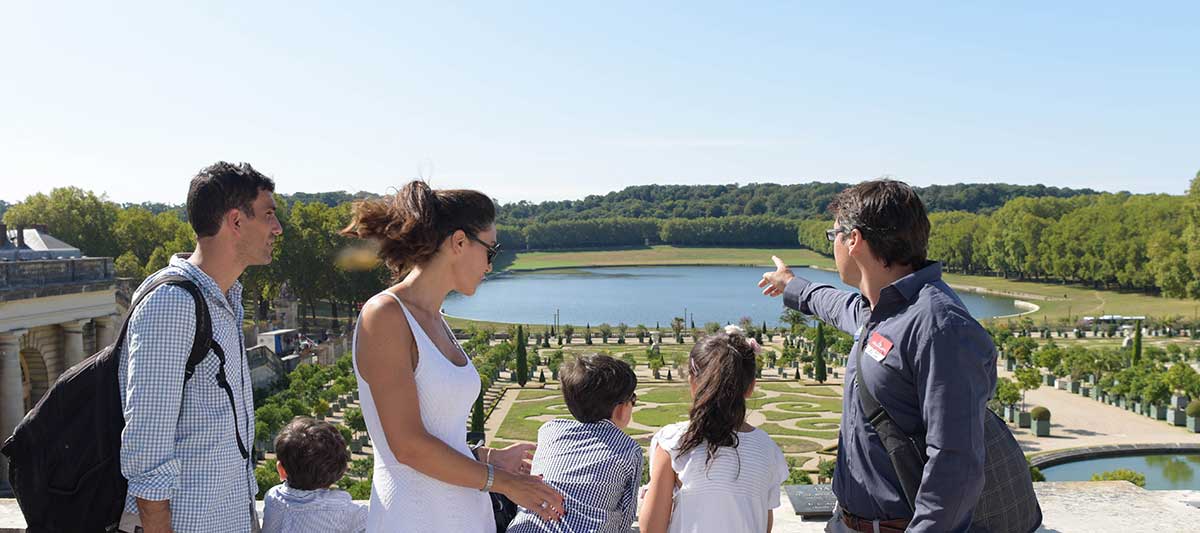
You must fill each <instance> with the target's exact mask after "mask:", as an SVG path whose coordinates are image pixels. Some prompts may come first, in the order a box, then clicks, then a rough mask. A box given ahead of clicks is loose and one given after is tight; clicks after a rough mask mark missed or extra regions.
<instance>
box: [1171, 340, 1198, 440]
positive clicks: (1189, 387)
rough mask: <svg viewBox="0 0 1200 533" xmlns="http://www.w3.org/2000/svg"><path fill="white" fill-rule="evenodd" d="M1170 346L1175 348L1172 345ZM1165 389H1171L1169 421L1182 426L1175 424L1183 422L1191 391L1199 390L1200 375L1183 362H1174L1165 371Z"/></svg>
mask: <svg viewBox="0 0 1200 533" xmlns="http://www.w3.org/2000/svg"><path fill="white" fill-rule="evenodd" d="M1172 346H1175V345H1174V344H1172ZM1163 381H1165V382H1166V384H1167V387H1168V388H1170V389H1171V393H1172V394H1171V401H1170V405H1169V411H1170V415H1169V416H1170V419H1171V421H1172V423H1175V425H1177V426H1182V425H1183V424H1180V423H1176V422H1177V421H1178V420H1185V419H1186V416H1187V413H1186V412H1185V411H1186V409H1187V405H1188V400H1190V399H1191V394H1189V393H1190V392H1191V391H1195V390H1200V375H1198V374H1197V373H1196V371H1195V370H1193V369H1192V365H1189V364H1187V363H1185V362H1176V363H1175V364H1173V365H1171V368H1170V369H1168V370H1167V375H1166V377H1164V378H1163Z"/></svg>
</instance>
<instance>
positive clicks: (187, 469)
mask: <svg viewBox="0 0 1200 533" xmlns="http://www.w3.org/2000/svg"><path fill="white" fill-rule="evenodd" d="M185 258H186V255H176V256H175V257H172V258H171V262H170V264H169V265H168V266H167V267H166V268H164V269H162V270H160V271H158V272H156V273H155V274H153V275H151V276H150V277H149V278H147V279H146V281H145V282H143V283H142V286H141V287H139V288H138V292H135V297H136V295H137V294H138V293H140V291H141V290H142V288H144V287H145V286H146V284H148V283H149V282H150V281H152V280H154V279H156V278H158V277H159V276H162V275H166V274H181V275H183V276H185V277H187V278H188V279H190V280H192V281H193V282H195V284H196V286H197V287H199V288H200V292H201V294H203V295H204V296H205V298H206V301H207V302H208V308H209V313H210V314H211V315H212V332H213V338H214V339H215V340H216V341H217V342H219V343H221V347H222V348H223V349H224V351H225V354H226V361H225V375H226V376H227V377H228V379H229V385H230V386H231V387H232V388H233V397H234V403H235V407H236V409H237V421H238V423H239V424H240V426H241V428H240V430H241V434H242V440H243V442H244V443H245V444H246V446H250V445H251V440H252V439H253V438H254V397H253V392H252V384H251V382H250V370H249V368H248V367H247V364H246V355H245V353H246V352H245V350H244V349H243V346H244V343H243V341H242V315H243V311H242V287H241V285H240V284H238V283H234V285H233V287H232V288H230V290H229V293H228V294H222V293H221V290H220V288H219V287H218V286H217V283H216V282H215V281H214V280H213V279H212V278H211V277H209V276H208V274H205V273H204V271H202V270H200V269H199V268H198V267H196V266H195V265H193V264H191V263H189V262H187V261H186V260H185ZM195 331H196V304H195V300H193V299H192V296H191V295H190V294H188V292H187V291H186V290H185V289H183V288H180V287H175V286H171V285H167V286H163V287H160V288H159V289H157V290H155V291H154V293H152V294H150V295H149V296H147V297H146V298H145V299H143V300H142V303H141V305H139V306H138V308H137V309H136V310H135V311H134V313H133V316H131V317H130V319H129V333H128V337H127V338H126V342H125V344H124V345H123V347H122V348H121V353H120V368H119V370H118V379H119V381H120V384H121V391H122V395H121V404H122V407H123V409H124V412H125V429H124V431H123V432H122V433H121V473H122V474H123V475H124V476H125V477H126V479H128V480H129V493H128V496H127V497H126V501H125V510H126V511H127V512H131V513H137V503H136V498H142V499H144V500H151V501H162V500H170V501H171V525H172V529H173V530H174V531H176V532H178V533H186V532H193V531H214V532H216V531H219V532H223V533H224V532H236V531H250V519H251V513H252V512H253V511H252V510H253V504H254V496H255V495H256V494H258V483H257V481H255V479H254V469H253V465H252V464H251V463H250V461H247V460H245V459H242V455H241V453H240V452H239V451H238V445H237V440H236V437H235V436H234V415H233V410H231V409H230V408H229V399H228V397H227V396H226V395H225V391H224V390H222V389H221V388H220V387H218V386H217V380H216V374H217V365H218V364H220V363H219V362H218V359H217V356H216V354H214V353H213V352H211V351H210V352H209V355H208V357H206V358H205V359H204V360H203V361H202V362H201V363H200V364H199V365H198V366H197V367H196V372H195V374H193V375H192V379H190V380H188V382H187V387H186V388H185V387H184V383H183V372H184V368H185V367H186V366H187V359H188V355H189V354H190V353H191V350H192V339H193V337H194V335H195ZM181 391H182V394H181Z"/></svg>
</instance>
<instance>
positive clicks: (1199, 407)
mask: <svg viewBox="0 0 1200 533" xmlns="http://www.w3.org/2000/svg"><path fill="white" fill-rule="evenodd" d="M1187 415H1188V416H1191V417H1200V400H1192V402H1191V403H1189V404H1188V406H1187Z"/></svg>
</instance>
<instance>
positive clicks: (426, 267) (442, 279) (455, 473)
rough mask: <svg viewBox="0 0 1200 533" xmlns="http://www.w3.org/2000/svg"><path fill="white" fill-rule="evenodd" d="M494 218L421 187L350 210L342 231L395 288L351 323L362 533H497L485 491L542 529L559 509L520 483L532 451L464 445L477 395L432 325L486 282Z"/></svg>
mask: <svg viewBox="0 0 1200 533" xmlns="http://www.w3.org/2000/svg"><path fill="white" fill-rule="evenodd" d="M495 216H496V213H495V206H494V204H493V203H492V200H491V199H490V198H488V197H487V196H486V195H484V194H482V193H480V192H477V191H469V190H439V191H434V190H431V189H430V188H429V186H428V185H427V184H425V183H424V182H421V181H413V182H410V183H409V184H407V185H405V186H404V188H403V189H401V190H400V192H399V193H397V194H396V195H395V196H394V197H388V198H383V199H377V200H369V201H365V202H360V203H358V204H356V205H355V207H354V215H353V220H352V222H351V223H350V225H349V226H348V227H347V228H346V229H345V230H343V231H342V233H343V234H344V235H350V236H354V237H358V238H362V239H372V240H375V241H377V242H378V244H379V256H380V258H381V259H382V260H383V261H384V262H385V263H386V264H387V266H388V268H389V270H391V272H392V274H393V276H394V277H395V279H396V280H399V281H398V282H397V283H396V284H395V285H392V286H391V287H389V288H388V289H386V290H384V291H383V292H382V293H380V294H378V295H376V296H375V297H373V298H371V299H370V300H369V301H368V302H367V303H366V304H365V305H364V306H363V309H362V313H361V314H360V315H359V320H358V326H357V329H356V331H355V340H354V351H353V354H354V372H355V375H356V376H357V377H358V387H359V395H360V400H361V402H362V410H363V418H364V419H365V420H366V423H367V431H368V433H369V434H370V435H371V441H372V443H373V445H374V449H375V473H374V478H373V481H372V487H371V509H370V514H369V517H368V520H367V530H368V531H401V532H409V531H411V532H422V533H424V532H430V531H446V532H464V533H484V532H488V533H490V532H492V531H495V530H496V524H495V522H494V518H493V514H492V506H491V500H490V498H489V497H488V491H494V492H499V493H501V494H504V495H506V496H508V497H509V498H510V499H512V500H513V501H514V502H516V503H517V504H518V505H521V506H522V507H525V508H527V509H532V510H535V511H538V512H539V514H541V515H542V516H543V518H545V519H547V520H557V519H559V518H561V516H562V514H563V512H564V511H563V497H562V495H561V494H559V493H558V492H557V491H555V490H554V489H553V488H552V487H550V486H549V485H546V484H545V483H543V482H542V481H541V480H540V479H539V478H537V477H534V476H530V475H529V474H528V472H529V462H528V459H530V458H531V457H532V448H533V446H532V445H528V444H520V445H514V446H510V447H508V448H504V449H498V450H494V449H489V448H480V449H479V450H478V451H477V454H478V459H476V458H475V456H474V455H473V454H472V452H471V450H470V448H469V447H468V446H467V442H466V427H467V417H468V415H469V414H470V411H471V407H472V405H473V404H474V402H475V398H476V397H477V396H478V395H479V391H480V387H481V383H480V379H479V374H478V373H477V372H476V370H475V367H474V365H472V364H471V359H470V357H468V356H467V354H466V353H464V352H463V350H462V348H461V347H460V346H459V345H458V343H457V342H456V341H455V340H454V336H453V334H452V333H451V331H450V327H449V326H448V325H447V324H446V322H445V320H444V319H443V318H442V316H441V313H440V310H441V308H442V302H443V300H445V298H446V295H447V294H448V293H449V292H450V291H452V290H453V291H457V292H459V293H461V294H464V295H467V296H470V295H472V294H474V293H475V289H476V288H477V287H478V286H479V284H480V282H482V281H483V276H484V275H485V274H486V273H487V272H489V271H491V262H492V259H493V258H494V256H495V254H496V251H497V249H498V248H499V243H497V242H496V227H495V223H494V222H495Z"/></svg>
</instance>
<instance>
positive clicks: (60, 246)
mask: <svg viewBox="0 0 1200 533" xmlns="http://www.w3.org/2000/svg"><path fill="white" fill-rule="evenodd" d="M18 232H20V235H19V236H20V239H18ZM3 236H4V239H0V261H17V260H21V261H30V260H47V259H68V258H76V259H77V258H80V257H83V254H82V253H81V252H80V251H79V248H76V247H74V246H71V245H70V244H67V243H65V242H63V241H60V240H58V239H57V238H55V237H54V236H52V235H50V234H49V233H46V232H45V231H44V230H43V229H42V228H23V229H15V228H14V229H7V230H6V231H5V232H4V235H3ZM19 241H24V246H21V247H19V248H18V246H17V243H18V242H19Z"/></svg>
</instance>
